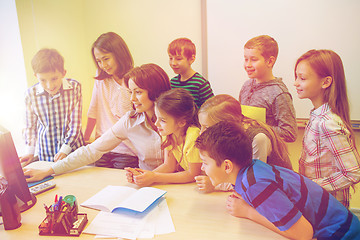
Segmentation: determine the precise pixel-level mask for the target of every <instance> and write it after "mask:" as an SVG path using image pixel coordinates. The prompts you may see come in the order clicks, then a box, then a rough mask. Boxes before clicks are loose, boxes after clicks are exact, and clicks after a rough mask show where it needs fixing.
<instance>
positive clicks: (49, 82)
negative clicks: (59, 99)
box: [35, 70, 66, 96]
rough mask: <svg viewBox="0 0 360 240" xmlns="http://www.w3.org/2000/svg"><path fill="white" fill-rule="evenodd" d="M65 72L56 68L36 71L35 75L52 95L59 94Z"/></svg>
mask: <svg viewBox="0 0 360 240" xmlns="http://www.w3.org/2000/svg"><path fill="white" fill-rule="evenodd" d="M65 73H66V71H64V72H60V71H59V70H55V71H52V72H44V73H36V74H35V77H36V78H37V79H38V80H39V83H40V85H41V86H42V87H43V88H44V90H45V91H46V92H47V93H49V94H50V95H51V96H54V95H55V94H57V93H58V92H59V90H60V88H61V86H62V81H63V78H64V77H65Z"/></svg>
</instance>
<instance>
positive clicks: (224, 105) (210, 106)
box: [199, 94, 289, 162]
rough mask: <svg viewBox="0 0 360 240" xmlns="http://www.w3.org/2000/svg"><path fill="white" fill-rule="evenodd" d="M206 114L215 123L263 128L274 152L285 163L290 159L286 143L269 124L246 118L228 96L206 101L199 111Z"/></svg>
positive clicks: (223, 95) (236, 103)
mask: <svg viewBox="0 0 360 240" xmlns="http://www.w3.org/2000/svg"><path fill="white" fill-rule="evenodd" d="M200 113H205V114H207V117H208V118H209V119H210V120H211V121H212V122H213V123H218V122H220V121H232V122H236V123H240V124H241V125H242V126H244V128H245V129H247V128H248V127H250V126H252V127H261V128H263V129H265V130H266V131H267V132H268V133H269V137H270V141H271V145H272V152H273V153H274V154H276V155H277V156H278V157H280V158H281V159H282V160H283V161H284V162H286V161H287V160H286V159H289V153H288V149H287V146H286V144H285V142H284V141H283V140H282V139H281V138H280V137H279V136H278V135H277V134H276V133H275V132H274V130H273V129H272V128H271V127H269V126H268V125H267V124H265V123H262V122H260V121H257V120H255V119H251V118H248V117H245V116H244V115H243V114H242V112H241V105H240V102H239V101H238V100H236V99H235V98H233V97H232V96H230V95H227V94H219V95H216V96H214V97H212V98H209V99H208V100H206V101H205V102H204V103H203V105H201V107H200V109H199V114H200Z"/></svg>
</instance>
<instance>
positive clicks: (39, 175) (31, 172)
mask: <svg viewBox="0 0 360 240" xmlns="http://www.w3.org/2000/svg"><path fill="white" fill-rule="evenodd" d="M23 171H24V175H25V177H27V178H26V182H35V181H40V180H42V179H44V178H46V177H47V176H50V175H51V174H54V170H53V169H52V168H51V167H48V168H45V169H31V168H24V169H23Z"/></svg>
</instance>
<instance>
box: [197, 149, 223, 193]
mask: <svg viewBox="0 0 360 240" xmlns="http://www.w3.org/2000/svg"><path fill="white" fill-rule="evenodd" d="M200 158H201V160H202V165H201V170H203V171H204V172H205V173H206V175H207V176H208V177H209V178H210V181H211V183H212V185H213V186H217V185H219V184H220V183H224V182H226V179H227V174H226V172H225V168H224V165H225V163H224V162H223V163H222V164H221V165H220V166H218V165H217V164H216V161H215V160H214V159H212V158H211V157H210V156H209V155H208V153H207V152H206V151H200Z"/></svg>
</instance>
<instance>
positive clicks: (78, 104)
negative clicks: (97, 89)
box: [59, 81, 82, 155]
mask: <svg viewBox="0 0 360 240" xmlns="http://www.w3.org/2000/svg"><path fill="white" fill-rule="evenodd" d="M73 87H74V89H73V91H74V93H73V94H74V100H73V101H74V102H73V103H72V104H73V108H72V111H71V113H69V114H70V116H69V122H68V125H67V129H68V131H67V132H66V133H65V137H64V140H63V144H62V146H61V148H60V150H59V152H62V153H65V154H66V155H68V154H69V153H70V152H71V151H72V146H73V145H74V144H75V142H76V141H78V140H79V138H81V137H82V136H81V135H82V129H81V118H82V94H81V85H80V83H78V82H75V81H74V85H73Z"/></svg>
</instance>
